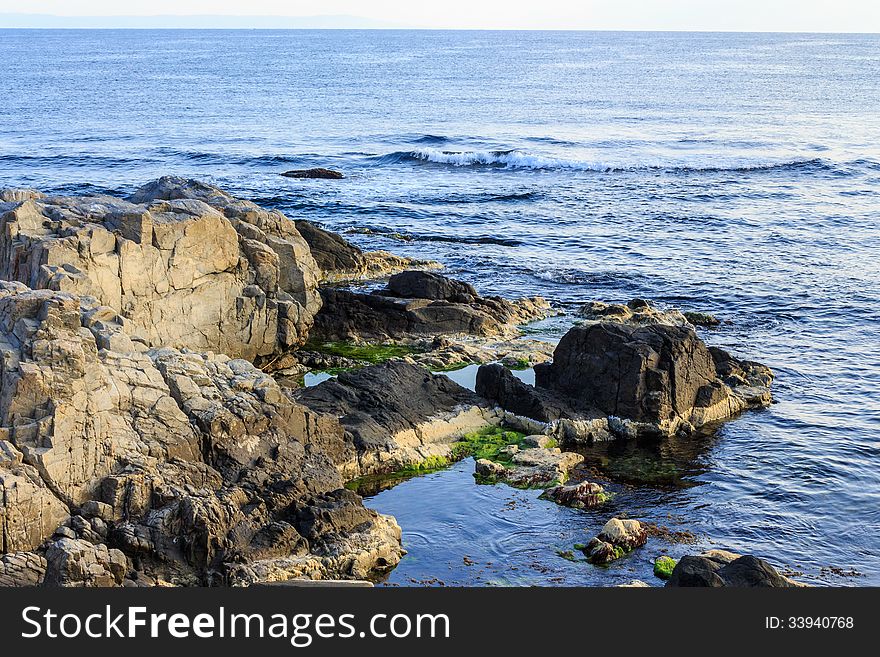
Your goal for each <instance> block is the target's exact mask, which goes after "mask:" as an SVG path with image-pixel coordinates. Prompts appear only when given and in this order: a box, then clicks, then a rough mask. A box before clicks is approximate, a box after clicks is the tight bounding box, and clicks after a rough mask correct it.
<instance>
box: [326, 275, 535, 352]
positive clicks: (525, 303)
mask: <svg viewBox="0 0 880 657" xmlns="http://www.w3.org/2000/svg"><path fill="white" fill-rule="evenodd" d="M394 278H395V279H396V280H397V282H396V283H394V284H391V285H390V286H389V287H388V288H387V289H385V290H380V291H377V292H374V293H372V294H364V293H360V292H352V291H349V290H340V289H334V288H323V289H321V297H322V299H323V307H322V311H321V312H319V313H318V315H317V316H316V317H315V327H314V332H313V334H314V337H315V338H317V339H321V340H370V341H376V340H379V341H384V340H400V339H406V338H413V337H424V336H426V335H431V336H438V335H470V336H482V337H488V336H501V337H504V336H515V335H518V333H519V331H518V329H517V326H518V325H520V324H524V323H526V322H529V321H533V320H536V319H540V318H542V317H544V316H546V315H547V313H548V311H549V310H550V306H549V304H548V303H547V302H546V301H545V300H544V299H541V298H540V297H534V298H531V299H519V300H517V301H508V300H506V299H502V298H501V297H480V296H476V293H475V292H474V294H473V295H472V294H470V291H473V288H472V287H470V286H469V285H466V284H464V283H460V282H458V281H452V280H450V279H447V278H445V277H443V276H440V275H438V274H432V273H429V272H409V271H407V272H403V273H401V274H397V275H396V276H395V277H394ZM456 290H457V291H458V292H456ZM459 292H460V293H459ZM401 294H404V295H408V296H401ZM416 294H430V295H433V296H432V297H427V298H426V297H416V296H413V295H416ZM446 294H448V295H449V296H450V297H451V298H452V299H453V300H449V299H447V298H445V296H444V295H446ZM441 296H442V297H443V298H439V297H441Z"/></svg>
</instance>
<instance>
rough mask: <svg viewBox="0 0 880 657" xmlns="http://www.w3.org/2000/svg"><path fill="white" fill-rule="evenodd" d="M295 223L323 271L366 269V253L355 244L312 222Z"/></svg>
mask: <svg viewBox="0 0 880 657" xmlns="http://www.w3.org/2000/svg"><path fill="white" fill-rule="evenodd" d="M295 223H296V229H297V230H298V231H299V234H300V235H302V237H303V239H304V240H305V241H306V243H307V244H308V245H309V249H310V250H311V252H312V257H313V258H314V259H315V262H316V263H318V267H320V268H321V270H322V271H337V270H350V271H357V270H360V269H362V268H363V267H364V252H363V251H362V250H361V249H359V248H358V247H356V246H355V245H354V244H351V243H350V242H348V241H346V240H345V239H343V238H342V237H341V236H339V235H337V234H336V233H331V232H330V231H326V230H323V229H322V228H318V227H317V226H316V225H315V224H313V223H312V222H311V221H305V220H297V221H296V222H295Z"/></svg>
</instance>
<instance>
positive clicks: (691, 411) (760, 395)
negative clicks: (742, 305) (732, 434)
mask: <svg viewBox="0 0 880 657" xmlns="http://www.w3.org/2000/svg"><path fill="white" fill-rule="evenodd" d="M511 378H512V377H510V376H509V375H507V374H505V373H504V372H503V371H501V370H499V369H498V368H497V367H493V366H483V367H482V368H481V369H480V373H479V375H478V378H477V382H478V387H477V392H478V393H479V394H480V395H482V396H484V397H486V398H487V399H490V400H492V401H495V402H496V403H498V404H499V405H500V406H501V407H502V408H504V409H505V410H508V411H510V412H511V413H515V414H518V415H523V416H525V417H528V418H531V419H533V420H537V421H539V422H542V423H544V424H545V431H546V432H550V433H554V434H557V435H559V436H560V437H561V438H562V439H563V440H570V441H571V440H573V441H586V440H596V439H603V438H608V437H612V436H613V435H623V436H628V437H629V436H638V435H655V436H669V435H673V434H676V433H682V434H689V433H692V432H693V431H695V430H697V429H699V428H700V427H703V426H706V425H709V424H711V423H715V422H719V421H721V420H725V419H728V418H730V417H732V416H733V415H735V414H737V413H739V412H740V411H742V410H744V409H747V408H757V407H761V406H766V405H768V404H769V403H770V401H771V397H770V383H771V381H772V379H773V374H772V373H771V371H770V370H769V368H767V367H765V366H763V365H760V364H759V363H754V362H751V361H741V360H738V359H736V358H734V357H733V356H731V355H730V354H728V353H727V352H725V351H724V350H722V349H718V348H714V347H713V348H709V347H707V346H706V345H705V344H704V343H703V341H702V340H700V338H699V337H698V336H697V334H696V333H695V332H694V330H693V329H692V328H689V327H687V326H673V325H668V324H658V323H653V324H646V325H642V326H635V325H629V324H623V323H618V322H613V323H612V322H601V323H593V324H588V325H582V326H575V327H573V328H572V329H571V330H569V332H568V333H566V335H565V336H564V337H563V338H562V340H560V342H559V344H558V345H557V347H556V349H555V351H554V355H553V361H552V362H550V363H542V364H539V365H536V366H535V386H534V387H533V386H528V385H526V384H522V383H517V382H515V381H512V380H511Z"/></svg>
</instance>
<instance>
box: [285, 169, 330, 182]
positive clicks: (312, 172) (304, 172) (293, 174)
mask: <svg viewBox="0 0 880 657" xmlns="http://www.w3.org/2000/svg"><path fill="white" fill-rule="evenodd" d="M281 175H282V176H284V177H285V178H320V179H323V180H341V179H342V178H344V177H345V176H343V175H342V173H340V172H339V171H333V170H332V169H325V168H323V167H316V168H314V169H293V170H291V171H285V172H284V173H282V174H281Z"/></svg>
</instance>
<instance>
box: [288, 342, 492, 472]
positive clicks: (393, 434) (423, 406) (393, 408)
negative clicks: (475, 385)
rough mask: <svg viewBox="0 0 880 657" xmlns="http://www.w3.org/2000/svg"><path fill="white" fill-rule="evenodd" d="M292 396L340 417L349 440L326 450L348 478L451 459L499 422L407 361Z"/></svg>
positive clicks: (475, 400)
mask: <svg viewBox="0 0 880 657" xmlns="http://www.w3.org/2000/svg"><path fill="white" fill-rule="evenodd" d="M294 397H295V399H296V400H297V401H298V402H299V403H301V404H303V405H304V406H306V407H308V408H309V409H311V410H312V411H315V412H317V413H320V414H322V415H326V416H330V417H332V418H339V422H340V423H341V424H342V426H343V428H344V430H345V433H344V440H340V441H338V442H336V441H334V442H333V444H332V445H327V446H326V449H327V450H328V451H330V452H331V453H332V454H333V456H334V459H335V461H336V462H337V463H339V464H340V470H341V472H343V474H344V475H345V476H346V477H349V478H352V477H358V476H364V475H369V474H379V473H385V472H392V471H395V470H401V469H404V468H411V467H414V466H417V465H419V464H420V463H422V462H424V461H426V460H428V459H438V458H444V459H447V458H449V457H450V456H451V454H452V449H453V444H454V443H455V442H456V441H457V440H458V439H460V438H461V436H462V435H464V434H465V433H467V432H469V431H474V430H476V429H480V428H482V427H485V426H486V425H489V424H497V423H498V422H499V421H500V417H501V416H500V415H499V414H498V413H497V411H496V410H495V409H494V408H493V407H492V406H491V405H490V404H487V403H486V402H485V401H484V400H482V399H480V398H479V397H477V396H476V395H475V394H474V393H472V392H471V391H470V390H467V389H466V388H463V387H461V386H460V385H458V384H457V383H455V382H453V381H451V380H450V379H449V378H448V377H445V376H442V375H436V374H432V373H431V372H429V371H428V370H426V369H424V368H423V367H420V366H418V365H415V364H412V363H408V362H405V361H403V360H395V361H389V362H388V363H385V364H382V365H375V366H370V367H366V368H364V369H361V370H359V371H357V372H343V373H341V374H340V375H339V376H338V377H337V378H336V379H332V380H329V381H325V382H323V383H320V384H318V385H316V386H312V387H310V388H304V389H302V390H298V391H296V392H295V393H294Z"/></svg>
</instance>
